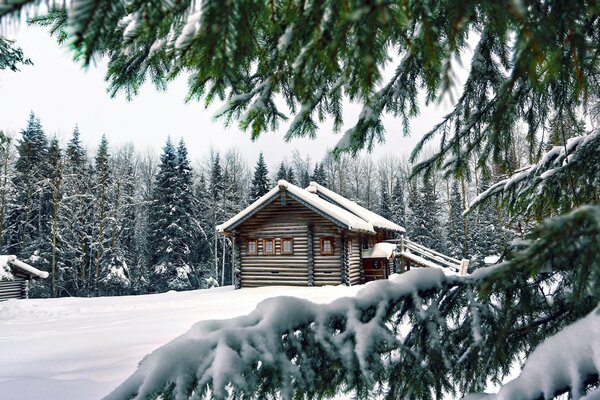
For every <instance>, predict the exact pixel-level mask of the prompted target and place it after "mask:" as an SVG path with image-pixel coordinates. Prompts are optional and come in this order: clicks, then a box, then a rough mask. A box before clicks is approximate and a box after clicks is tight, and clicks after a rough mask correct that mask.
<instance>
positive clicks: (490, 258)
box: [483, 255, 500, 265]
mask: <svg viewBox="0 0 600 400" xmlns="http://www.w3.org/2000/svg"><path fill="white" fill-rule="evenodd" d="M499 260H500V256H498V255H496V256H487V257H485V258H484V259H483V262H484V263H485V264H486V265H490V264H496V263H497V262H498V261H499Z"/></svg>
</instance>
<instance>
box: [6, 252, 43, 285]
mask: <svg viewBox="0 0 600 400" xmlns="http://www.w3.org/2000/svg"><path fill="white" fill-rule="evenodd" d="M11 267H12V268H16V269H19V270H21V271H22V272H24V273H26V274H27V275H30V276H32V277H36V278H42V279H46V278H47V277H48V272H46V271H40V270H39V269H37V268H35V267H32V266H31V265H29V264H25V263H24V262H23V261H21V260H18V259H17V256H14V255H3V256H0V280H3V279H4V280H12V279H14V277H13V274H12V268H11Z"/></svg>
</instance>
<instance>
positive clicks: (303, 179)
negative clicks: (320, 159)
mask: <svg viewBox="0 0 600 400" xmlns="http://www.w3.org/2000/svg"><path fill="white" fill-rule="evenodd" d="M298 184H299V185H300V187H303V188H305V187H307V186H308V185H310V174H309V173H308V169H305V170H303V171H302V173H301V174H300V177H299V178H298Z"/></svg>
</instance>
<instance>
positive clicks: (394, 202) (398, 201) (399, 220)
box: [390, 177, 406, 228]
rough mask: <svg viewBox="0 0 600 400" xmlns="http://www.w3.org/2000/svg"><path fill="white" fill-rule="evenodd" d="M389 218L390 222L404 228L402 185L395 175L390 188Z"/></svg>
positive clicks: (404, 212) (404, 211)
mask: <svg viewBox="0 0 600 400" xmlns="http://www.w3.org/2000/svg"><path fill="white" fill-rule="evenodd" d="M390 217H391V218H390V219H391V221H392V222H395V223H396V224H398V225H400V226H401V227H403V228H406V206H405V205H404V186H403V185H402V183H400V178H398V177H396V180H395V181H394V186H393V189H392V198H391V209H390Z"/></svg>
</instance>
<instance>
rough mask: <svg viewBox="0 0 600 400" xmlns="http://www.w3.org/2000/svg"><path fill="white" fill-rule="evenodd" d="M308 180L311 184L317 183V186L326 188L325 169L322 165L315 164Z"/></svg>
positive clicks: (327, 184)
mask: <svg viewBox="0 0 600 400" xmlns="http://www.w3.org/2000/svg"><path fill="white" fill-rule="evenodd" d="M310 180H311V181H313V182H317V183H318V184H319V185H322V186H325V187H328V186H329V183H328V182H327V176H326V174H325V168H324V167H323V163H315V169H314V171H313V174H312V176H311V177H310Z"/></svg>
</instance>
